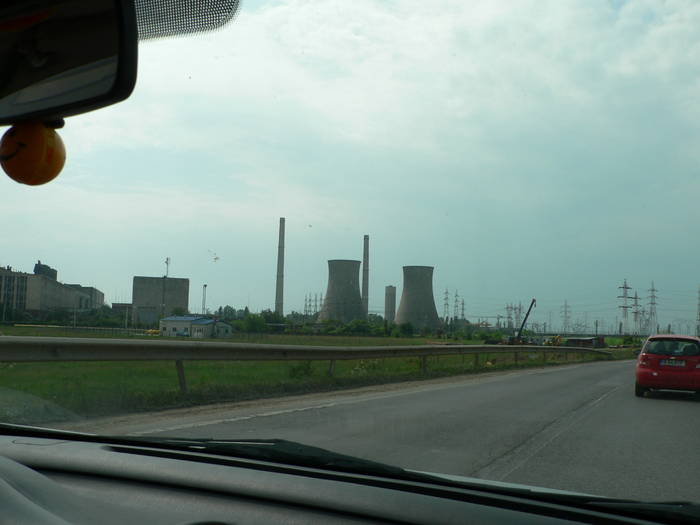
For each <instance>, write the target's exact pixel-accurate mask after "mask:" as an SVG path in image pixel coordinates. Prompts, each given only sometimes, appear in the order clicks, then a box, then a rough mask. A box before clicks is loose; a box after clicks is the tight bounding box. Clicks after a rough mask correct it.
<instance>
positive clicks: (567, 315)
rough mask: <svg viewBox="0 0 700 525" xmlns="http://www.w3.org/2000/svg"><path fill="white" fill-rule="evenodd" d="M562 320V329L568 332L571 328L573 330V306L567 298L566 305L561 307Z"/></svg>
mask: <svg viewBox="0 0 700 525" xmlns="http://www.w3.org/2000/svg"><path fill="white" fill-rule="evenodd" d="M561 321H562V330H561V331H562V332H564V333H565V334H566V333H568V332H569V330H571V307H570V306H569V303H568V302H567V301H566V300H564V305H563V306H562V307H561Z"/></svg>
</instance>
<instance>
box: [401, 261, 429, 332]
mask: <svg viewBox="0 0 700 525" xmlns="http://www.w3.org/2000/svg"><path fill="white" fill-rule="evenodd" d="M403 323H411V324H412V325H413V328H415V329H417V330H420V329H423V328H429V329H431V330H433V329H435V328H437V326H438V315H437V309H436V308H435V297H434V296H433V267H432V266H404V267H403V290H402V291H401V302H400V303H399V311H398V312H396V324H403Z"/></svg>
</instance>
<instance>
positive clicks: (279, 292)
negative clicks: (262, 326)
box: [275, 217, 284, 315]
mask: <svg viewBox="0 0 700 525" xmlns="http://www.w3.org/2000/svg"><path fill="white" fill-rule="evenodd" d="M275 313H277V314H279V315H284V217H280V235H279V244H278V245H277V286H276V290H275Z"/></svg>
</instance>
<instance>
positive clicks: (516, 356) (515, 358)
mask: <svg viewBox="0 0 700 525" xmlns="http://www.w3.org/2000/svg"><path fill="white" fill-rule="evenodd" d="M518 356H519V352H518V351H515V352H513V364H514V365H515V366H518Z"/></svg>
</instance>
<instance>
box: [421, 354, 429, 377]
mask: <svg viewBox="0 0 700 525" xmlns="http://www.w3.org/2000/svg"><path fill="white" fill-rule="evenodd" d="M420 371H421V372H422V373H423V374H425V373H427V372H428V357H427V356H421V358H420Z"/></svg>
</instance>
